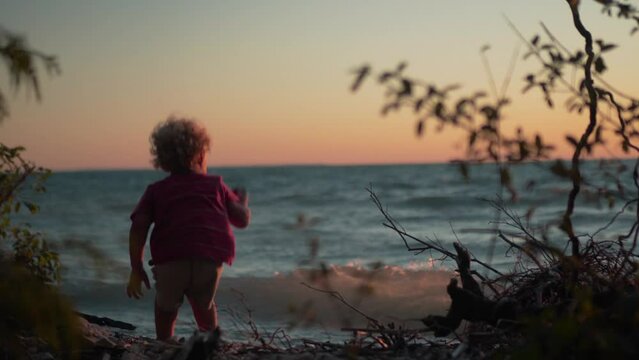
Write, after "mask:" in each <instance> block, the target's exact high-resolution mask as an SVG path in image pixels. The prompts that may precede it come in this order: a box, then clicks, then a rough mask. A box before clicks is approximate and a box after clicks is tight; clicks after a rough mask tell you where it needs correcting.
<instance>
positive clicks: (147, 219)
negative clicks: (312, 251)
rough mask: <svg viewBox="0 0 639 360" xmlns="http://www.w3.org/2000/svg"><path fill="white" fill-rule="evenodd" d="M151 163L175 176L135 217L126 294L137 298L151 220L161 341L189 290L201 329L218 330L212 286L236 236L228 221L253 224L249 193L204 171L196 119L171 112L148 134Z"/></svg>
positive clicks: (203, 140)
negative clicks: (169, 115)
mask: <svg viewBox="0 0 639 360" xmlns="http://www.w3.org/2000/svg"><path fill="white" fill-rule="evenodd" d="M150 141H151V154H152V155H153V157H154V158H153V165H154V166H155V167H156V168H161V169H162V170H164V171H166V172H169V173H170V175H169V176H167V177H166V178H164V179H163V180H160V181H158V182H155V183H153V184H151V185H149V186H148V187H147V188H146V191H145V192H144V195H142V198H141V199H140V202H139V203H138V205H137V207H136V208H135V210H134V211H133V213H132V214H131V220H132V224H131V230H130V233H129V255H130V258H131V276H130V278H129V284H128V286H127V295H128V296H129V297H134V298H136V299H139V298H140V297H141V296H142V282H144V284H145V285H146V287H147V288H150V285H149V278H148V276H147V274H146V271H145V270H144V265H143V263H144V261H143V257H144V244H145V243H146V237H147V233H148V231H149V227H150V226H151V224H155V226H154V228H153V232H152V234H151V241H150V242H151V257H152V259H153V260H152V261H153V264H154V265H155V267H154V269H153V274H154V277H155V280H156V296H155V331H156V334H157V338H158V339H159V340H169V339H170V338H171V337H172V336H173V331H174V329H175V320H176V318H177V314H178V308H179V307H180V305H181V304H182V301H183V298H184V295H186V298H187V299H188V301H189V303H190V304H191V308H192V309H193V314H194V315H195V320H196V322H197V325H198V328H199V330H200V331H211V332H218V331H219V330H218V328H217V326H218V325H217V308H216V306H215V301H214V300H215V291H216V289H217V286H218V283H219V281H220V276H221V275H222V263H227V264H228V265H231V264H232V262H233V258H234V257H235V238H234V236H233V231H232V230H231V227H230V225H231V224H232V225H234V226H235V227H238V228H245V227H246V226H248V223H249V220H250V217H251V212H250V210H249V208H248V195H247V193H246V191H245V190H243V189H236V190H234V191H231V190H229V188H228V187H227V186H226V184H224V182H223V181H222V178H221V177H220V176H216V175H206V162H207V153H208V151H209V144H210V140H209V136H208V135H207V133H206V130H205V129H204V128H202V127H201V126H200V125H198V124H197V123H196V122H194V121H192V120H187V119H177V118H173V117H170V118H169V119H168V120H166V121H164V122H162V123H160V124H158V125H157V126H156V127H155V129H154V130H153V133H152V134H151V137H150Z"/></svg>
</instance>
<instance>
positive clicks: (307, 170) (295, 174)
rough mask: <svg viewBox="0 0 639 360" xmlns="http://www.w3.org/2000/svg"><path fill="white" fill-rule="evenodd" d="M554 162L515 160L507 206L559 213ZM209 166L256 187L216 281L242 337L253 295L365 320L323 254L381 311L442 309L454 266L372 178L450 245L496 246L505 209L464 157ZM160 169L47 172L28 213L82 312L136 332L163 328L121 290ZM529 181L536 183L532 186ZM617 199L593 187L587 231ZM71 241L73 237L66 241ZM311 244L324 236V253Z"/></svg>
mask: <svg viewBox="0 0 639 360" xmlns="http://www.w3.org/2000/svg"><path fill="white" fill-rule="evenodd" d="M628 165H629V167H630V168H631V164H628ZM549 166H550V164H549V163H548V164H526V165H520V166H517V167H515V168H514V181H515V184H516V186H517V188H518V189H521V190H520V201H518V202H516V203H508V206H509V207H510V208H512V209H513V211H515V212H517V213H518V214H520V215H522V216H523V215H524V214H525V213H526V212H527V211H529V210H530V209H532V208H534V209H535V210H534V212H533V213H532V214H533V216H532V218H531V220H532V224H533V225H538V224H544V223H549V222H552V221H556V220H557V219H558V218H559V216H560V215H561V213H562V211H563V208H564V206H565V202H566V196H567V193H568V190H569V186H570V184H569V183H568V182H567V181H565V180H562V179H559V178H558V177H556V176H554V175H551V174H550V172H549V171H548V168H549ZM585 167H586V169H587V172H588V173H589V174H591V176H592V177H593V181H595V182H600V183H604V182H605V181H606V180H605V176H606V175H605V173H604V171H603V170H601V169H599V168H598V165H597V163H596V162H589V163H587V164H586V166H585ZM209 172H210V173H216V174H220V175H222V176H223V177H224V180H225V182H226V183H227V184H229V185H230V186H231V187H234V186H240V185H241V186H244V187H246V188H247V189H248V191H249V194H250V207H251V209H252V213H253V218H252V223H251V225H250V226H249V228H247V229H245V230H237V231H236V232H235V234H236V238H237V258H236V261H235V263H234V264H233V266H232V267H227V268H225V270H224V275H223V278H222V284H221V287H220V289H219V291H218V307H219V309H220V312H221V326H222V327H223V328H224V329H225V330H226V334H227V336H229V337H230V338H241V337H242V336H244V335H243V333H242V331H241V330H242V324H243V323H242V321H246V316H247V312H246V307H248V308H249V309H250V310H251V315H252V317H253V319H254V320H255V322H256V323H257V324H258V325H259V326H260V327H261V328H263V329H264V331H272V330H274V329H276V328H277V327H284V328H287V329H290V330H289V331H290V332H291V333H292V334H294V335H299V336H322V337H331V336H334V337H339V336H340V332H339V327H340V326H344V325H349V324H351V325H352V324H355V325H357V324H360V323H361V319H358V318H357V317H355V316H353V315H352V314H351V313H349V312H348V311H346V309H344V308H343V307H342V306H340V305H339V304H336V303H334V302H332V301H331V300H330V299H328V298H327V297H326V296H323V294H319V293H317V292H315V291H313V290H310V289H309V288H307V287H305V286H304V285H302V284H301V283H302V282H310V281H311V277H312V271H309V269H312V268H317V267H318V266H319V263H324V264H326V266H327V267H328V268H331V269H332V272H331V275H330V277H329V278H328V282H326V283H315V285H316V286H319V287H322V286H323V287H326V286H331V287H332V288H333V289H335V290H339V291H340V292H342V293H344V294H345V295H346V296H347V297H348V298H349V299H350V300H352V301H353V302H354V303H356V304H357V305H359V306H361V307H362V308H363V309H366V310H367V311H369V312H371V313H372V314H375V315H376V316H379V317H381V318H382V319H384V320H387V321H395V322H402V323H405V324H406V325H407V326H418V325H419V324H418V323H411V320H410V319H415V318H419V317H422V316H423V315H425V314H426V313H429V312H443V311H445V309H446V307H447V305H448V300H447V297H446V294H445V292H444V286H445V284H446V283H447V281H448V279H449V278H450V276H452V275H451V274H450V273H449V271H450V269H451V268H452V267H451V264H450V263H447V262H443V263H442V262H439V261H436V258H437V254H430V253H423V254H420V255H414V254H412V253H410V252H408V251H406V248H405V246H404V244H403V242H402V241H401V239H400V238H398V236H397V235H396V234H394V233H393V232H392V231H390V230H388V229H387V228H385V227H384V226H382V225H381V223H382V222H383V220H384V219H383V216H382V214H381V213H380V212H379V211H378V210H377V208H376V207H375V206H374V204H373V203H372V201H371V200H370V198H369V194H368V192H367V191H366V188H367V187H369V186H372V188H373V189H374V190H375V192H376V193H377V194H378V196H379V198H380V199H381V200H382V202H383V203H384V206H385V207H387V208H388V210H389V212H390V213H391V214H392V215H393V216H394V218H395V219H397V220H398V221H399V222H400V223H401V224H402V225H403V226H404V228H405V229H406V230H407V231H408V232H410V233H412V234H414V235H416V236H419V237H423V238H426V237H428V238H431V239H436V240H438V241H440V242H441V243H442V244H443V245H444V246H449V247H450V246H451V244H452V242H453V241H455V239H456V237H458V238H459V240H461V241H462V242H463V243H464V244H465V245H466V246H467V247H468V248H469V249H470V250H471V252H473V253H474V255H475V256H477V257H479V258H485V257H486V256H487V253H488V252H489V249H490V248H491V244H492V243H493V242H492V241H491V239H492V238H493V237H494V236H493V235H491V229H493V228H494V227H495V224H494V221H495V219H496V214H495V210H494V209H493V208H492V207H491V206H490V204H488V203H487V202H486V201H485V199H495V198H496V196H497V195H498V192H499V189H498V175H497V173H496V171H495V167H494V166H490V165H482V166H475V167H472V168H471V177H470V180H469V181H465V180H464V178H463V177H462V176H461V175H460V172H459V169H458V168H457V167H456V166H454V165H447V164H432V165H392V166H391V165H384V166H293V167H245V168H220V169H210V171H209ZM164 176H165V174H163V173H161V172H157V171H83V172H58V173H55V174H54V175H53V176H52V177H51V178H50V179H49V180H48V182H47V184H48V185H47V188H48V191H47V193H45V194H43V195H37V196H34V200H36V201H37V202H38V203H40V204H41V212H40V213H38V214H37V215H35V216H22V217H20V218H19V219H18V220H19V221H26V222H29V223H30V224H31V226H32V227H33V228H34V229H36V230H38V231H40V232H42V233H44V234H45V236H46V238H47V239H49V241H50V242H51V243H52V244H55V245H57V249H58V251H59V252H60V253H61V257H62V262H63V264H64V266H65V271H64V281H63V285H62V286H63V289H64V291H65V292H66V293H67V294H68V295H70V296H71V297H72V298H73V300H74V301H75V302H76V304H77V306H78V307H79V308H80V310H82V311H85V312H88V313H91V314H96V315H101V316H109V317H113V318H117V319H121V320H124V321H129V322H132V323H134V324H136V325H137V326H138V329H137V330H136V332H135V333H137V334H143V335H153V333H154V328H153V296H154V294H153V290H151V291H149V293H148V294H147V296H145V298H144V299H143V300H142V301H134V300H130V299H128V298H127V297H126V295H125V284H126V279H127V276H128V269H129V267H128V261H129V260H128V229H129V225H130V221H129V214H130V212H131V211H132V209H133V208H134V206H135V204H136V203H137V200H138V199H139V197H140V196H141V194H142V193H143V191H144V189H145V188H146V186H147V185H148V184H149V183H151V182H153V181H156V180H158V179H161V178H162V177H164ZM626 178H628V180H630V179H629V176H628V175H626ZM531 181H532V182H534V184H535V186H533V187H532V188H528V189H526V185H527V184H530V182H531ZM627 183H628V185H629V183H630V181H628V182H627ZM504 197H506V198H507V197H508V196H507V195H506V194H504ZM620 205H621V203H618V204H616V205H615V206H614V207H613V208H612V209H611V208H609V207H608V203H607V202H606V201H605V200H603V199H598V198H597V197H596V196H594V195H592V194H586V196H584V197H582V200H581V201H580V202H579V206H578V211H577V213H576V215H575V224H576V227H577V229H578V231H579V232H580V233H584V234H585V233H592V232H594V231H595V230H596V229H598V228H599V227H601V226H603V225H605V224H606V222H607V221H608V219H609V218H610V217H611V216H612V214H614V212H615V211H617V210H618V209H619V207H620ZM501 219H502V220H503V217H502V218H501ZM631 221H632V212H629V213H628V214H626V215H622V216H621V217H619V219H618V220H617V222H616V223H615V225H614V226H612V227H611V228H609V229H608V230H607V231H605V232H602V233H601V235H600V236H601V237H603V238H605V237H612V236H614V235H615V234H616V233H617V232H620V231H621V230H623V229H627V227H628V225H629V224H630V223H631ZM502 229H504V230H512V229H508V227H504V226H502ZM551 229H552V228H551ZM550 235H551V240H552V239H554V241H556V242H557V244H560V245H562V246H563V244H564V243H563V240H562V237H561V234H560V233H559V232H558V231H556V230H551V231H550ZM69 240H71V242H72V243H74V244H75V245H74V246H69V245H65V244H68V243H69ZM311 244H317V252H316V254H317V255H316V256H315V257H313V256H312V255H311V252H312V251H311V249H312V248H314V247H315V246H314V245H311ZM87 247H90V248H94V249H98V250H99V252H100V253H101V254H102V255H103V257H101V258H99V259H98V260H99V261H95V259H93V258H92V257H91V256H89V255H87V251H86V248H87ZM506 250H507V249H506V248H505V247H504V246H503V245H502V244H501V243H497V245H496V248H495V256H494V259H493V264H495V266H497V267H499V268H500V269H502V270H508V269H509V268H511V267H512V265H513V263H514V262H515V261H516V260H517V259H515V258H513V257H510V256H509V253H507V251H506ZM431 255H432V257H431ZM149 256H150V255H149V254H148V246H147V259H148V258H149ZM433 257H434V258H435V259H433ZM482 271H483V270H482ZM244 304H245V305H244ZM291 326H293V327H292V328H291ZM192 330H193V321H192V316H191V314H190V310H189V309H188V306H184V307H183V310H182V313H181V316H180V320H179V323H178V333H180V334H183V335H187V334H189V333H190V332H191V331H192Z"/></svg>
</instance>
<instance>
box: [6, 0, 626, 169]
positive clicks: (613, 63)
mask: <svg viewBox="0 0 639 360" xmlns="http://www.w3.org/2000/svg"><path fill="white" fill-rule="evenodd" d="M599 10H600V7H599V6H597V5H596V4H595V3H594V2H593V1H585V2H584V4H583V5H582V13H583V15H582V16H583V20H584V22H585V23H586V25H587V26H588V27H589V28H590V29H591V30H592V32H593V34H594V36H595V37H596V38H603V39H606V40H608V41H612V42H615V43H617V44H619V45H620V48H619V49H617V50H615V51H614V52H611V53H610V55H609V56H608V57H607V58H606V60H607V62H608V65H609V68H610V69H611V70H610V71H609V72H608V73H606V74H605V75H606V76H605V78H606V80H608V81H609V82H611V83H613V84H615V85H616V87H618V88H621V89H623V90H624V91H625V92H627V93H631V94H639V67H637V66H636V63H637V59H639V35H635V36H634V37H631V36H629V31H630V28H631V25H630V24H629V23H627V22H623V21H616V20H615V19H610V18H608V17H606V16H603V15H601V14H600V11H599ZM504 15H506V16H507V17H508V18H510V19H511V20H512V21H513V22H514V23H515V24H516V25H517V27H518V28H519V29H520V30H521V31H522V32H523V33H524V34H525V35H526V36H527V37H532V36H533V35H534V34H535V33H538V32H540V31H541V27H540V22H541V21H543V23H544V24H546V25H547V26H548V27H549V28H550V29H551V30H552V31H553V32H554V33H555V35H556V36H557V37H558V38H559V39H561V41H562V42H563V43H564V44H566V45H567V46H568V47H569V48H572V49H576V48H579V47H581V40H580V38H579V36H578V34H577V33H576V31H575V30H574V28H573V27H572V23H571V17H570V11H569V8H568V6H567V5H566V2H565V1H564V0H536V1H525V0H481V1H477V0H473V1H463V2H459V1H432V0H421V1H408V0H407V1H401V0H397V1H381V0H379V1H378V0H339V1H338V0H313V1H311V0H269V1H266V0H252V1H248V0H228V1H186V0H185V1H168V0H144V1H142V0H140V1H136V0H128V1H124V0H121V1H118V0H112V1H103V0H73V1H72V0H56V1H45V0H41V1H35V0H11V1H10V0H0V26H2V27H4V28H5V29H7V30H10V31H12V32H16V33H19V34H22V35H24V36H25V37H26V38H27V39H28V42H29V44H30V45H31V46H32V47H33V48H36V49H38V50H40V51H43V52H45V53H50V54H55V55H56V56H57V57H58V60H59V62H60V64H61V67H62V73H61V75H60V76H47V75H46V74H45V73H44V72H42V74H41V77H42V79H41V82H42V85H43V86H42V90H43V99H42V101H41V102H37V101H36V100H35V99H34V97H33V96H32V95H31V96H30V95H29V94H27V93H26V92H24V91H19V92H14V91H12V90H11V89H10V86H9V82H8V80H7V75H6V72H5V71H4V70H5V69H3V68H0V89H2V91H3V92H4V93H5V95H8V96H7V97H8V101H9V105H10V112H11V116H10V117H9V118H8V119H7V120H5V121H4V123H3V124H0V141H1V142H4V143H6V144H8V145H23V146H25V147H26V148H27V152H26V157H27V158H28V159H30V160H32V161H34V162H36V163H37V164H39V165H43V166H46V167H49V168H52V169H54V170H66V169H114V168H150V166H151V165H150V155H149V142H148V137H149V134H150V132H151V131H152V129H153V127H154V126H155V124H157V123H158V122H159V121H162V120H164V119H165V118H167V117H168V116H169V115H177V116H185V117H190V118H196V119H197V120H199V121H200V122H201V123H202V124H204V125H205V126H206V128H207V129H208V131H209V133H210V134H211V136H212V139H213V148H212V152H211V155H210V157H209V165H211V166H249V165H291V164H371V163H424V162H442V161H448V160H450V159H453V158H458V157H460V156H462V155H463V151H462V149H463V147H462V142H463V140H462V137H461V135H462V134H461V133H460V132H456V131H444V132H442V133H436V132H435V131H434V129H433V128H431V127H427V128H426V135H425V136H423V137H421V138H418V137H417V136H415V132H414V125H415V118H414V115H413V114H411V112H410V111H404V112H401V113H399V114H392V115H389V116H386V117H382V116H380V108H381V105H382V103H383V101H384V92H383V89H382V88H380V87H379V86H376V85H375V84H374V83H372V82H371V83H368V84H365V86H364V88H363V89H362V90H361V91H360V92H358V93H355V94H353V93H351V92H350V91H349V86H350V83H351V81H352V80H353V76H352V74H351V73H350V71H352V70H353V69H354V68H355V67H357V66H360V65H362V64H364V63H368V64H371V65H373V67H374V68H376V69H384V68H391V67H394V66H395V65H396V64H397V63H399V62H400V61H406V62H407V63H408V64H409V67H408V69H407V73H408V74H410V75H411V76H413V77H416V78H420V79H423V80H425V81H428V82H433V83H437V84H442V85H445V84H452V83H459V84H462V85H463V86H464V87H465V88H466V89H468V90H469V91H471V90H475V89H486V88H488V77H487V75H486V72H485V70H484V68H483V65H482V62H481V58H480V55H479V49H480V48H481V47H482V46H483V45H485V44H490V46H491V50H490V51H489V52H488V53H487V56H488V59H489V61H490V64H491V67H492V69H493V72H494V75H495V78H496V80H497V81H498V82H501V79H502V78H503V77H504V75H505V73H506V72H507V71H506V69H507V68H508V64H509V62H510V58H511V56H512V53H513V51H514V49H515V48H516V47H517V46H518V44H520V42H519V40H518V39H517V37H516V36H515V35H514V33H513V32H512V31H511V30H510V28H509V27H508V26H507V24H506V22H505V20H504ZM537 67H538V64H536V63H534V61H532V60H528V61H525V62H524V61H522V60H519V61H518V62H517V65H516V68H515V73H514V81H513V82H512V84H511V86H510V88H509V91H508V96H509V97H511V98H512V99H513V105H512V106H510V107H509V108H508V109H507V111H506V113H505V116H506V120H505V123H504V128H505V129H506V130H508V129H514V128H515V127H517V126H523V127H525V128H526V129H530V130H536V131H540V132H542V133H543V134H544V136H545V138H547V139H548V141H551V142H555V143H557V144H558V145H559V147H558V151H557V153H556V155H557V156H560V157H565V156H567V154H568V147H567V145H565V144H564V143H565V141H564V140H563V137H564V136H565V134H567V133H572V134H576V133H579V132H580V131H581V129H582V128H583V127H585V125H586V121H587V119H586V118H585V117H578V116H575V115H571V114H567V113H566V111H564V110H563V109H562V107H561V106H558V108H557V109H552V110H551V109H548V108H546V107H545V106H544V103H543V97H542V96H541V94H539V93H537V92H533V93H531V94H528V95H526V96H523V95H522V94H521V88H522V87H523V83H522V81H521V79H522V78H523V77H524V75H525V74H526V73H527V71H528V70H530V69H535V68H537Z"/></svg>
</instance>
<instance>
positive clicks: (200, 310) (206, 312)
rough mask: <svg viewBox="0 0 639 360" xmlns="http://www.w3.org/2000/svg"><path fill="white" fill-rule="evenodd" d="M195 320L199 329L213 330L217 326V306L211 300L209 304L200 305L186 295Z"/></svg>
mask: <svg viewBox="0 0 639 360" xmlns="http://www.w3.org/2000/svg"><path fill="white" fill-rule="evenodd" d="M187 299H188V300H189V303H190V304H191V309H193V315H194V316H195V322H197V327H198V329H199V330H200V331H213V330H214V329H215V328H216V327H217V306H216V305H215V302H212V303H211V305H210V306H206V305H204V306H203V305H201V304H198V303H197V302H195V301H194V300H193V299H192V298H191V297H189V296H187Z"/></svg>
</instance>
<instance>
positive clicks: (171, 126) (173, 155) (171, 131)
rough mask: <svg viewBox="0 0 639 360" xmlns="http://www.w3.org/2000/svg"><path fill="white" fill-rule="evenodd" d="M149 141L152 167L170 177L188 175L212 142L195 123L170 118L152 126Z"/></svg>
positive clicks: (189, 120) (188, 120)
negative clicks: (169, 174)
mask: <svg viewBox="0 0 639 360" xmlns="http://www.w3.org/2000/svg"><path fill="white" fill-rule="evenodd" d="M149 141H150V142H151V155H152V156H153V160H152V163H153V166H154V167H155V168H159V169H162V170H164V171H168V172H171V173H184V172H189V171H191V169H193V167H194V166H195V165H196V164H195V162H196V161H197V158H198V155H200V154H202V153H203V152H205V151H208V150H209V147H210V142H211V140H210V138H209V135H208V134H207V133H206V129H205V128H204V127H202V126H201V125H199V124H198V123H197V122H196V121H195V120H191V119H184V118H176V117H173V116H171V117H169V118H168V119H167V120H166V121H163V122H161V123H159V124H157V125H156V126H155V128H154V129H153V132H152V133H151V136H150V137H149Z"/></svg>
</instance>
